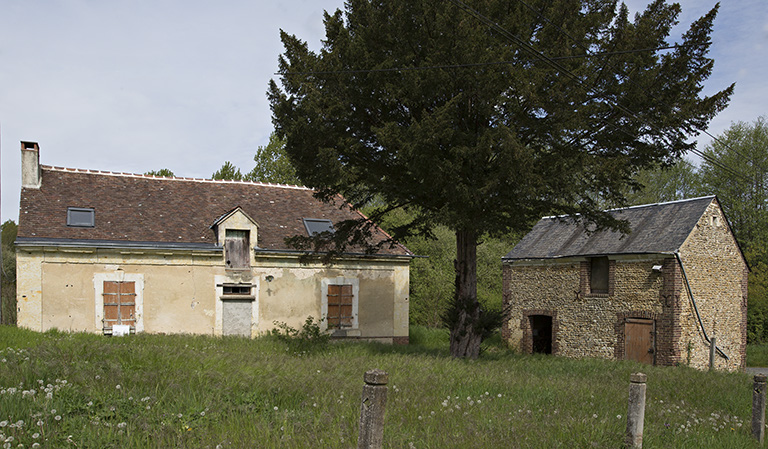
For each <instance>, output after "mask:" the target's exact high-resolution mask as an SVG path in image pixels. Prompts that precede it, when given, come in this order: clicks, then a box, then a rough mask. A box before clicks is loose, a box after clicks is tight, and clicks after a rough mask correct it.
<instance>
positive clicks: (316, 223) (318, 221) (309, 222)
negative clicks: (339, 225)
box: [302, 218, 334, 237]
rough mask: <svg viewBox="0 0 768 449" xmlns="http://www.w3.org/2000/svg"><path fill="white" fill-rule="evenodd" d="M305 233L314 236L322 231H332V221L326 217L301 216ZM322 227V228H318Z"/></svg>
mask: <svg viewBox="0 0 768 449" xmlns="http://www.w3.org/2000/svg"><path fill="white" fill-rule="evenodd" d="M302 221H303V222H304V229H306V231H307V235H309V236H310V237H314V236H316V235H318V234H321V233H323V232H330V233H331V234H333V233H334V229H333V222H332V221H331V220H328V219H327V218H302ZM318 228H322V229H318Z"/></svg>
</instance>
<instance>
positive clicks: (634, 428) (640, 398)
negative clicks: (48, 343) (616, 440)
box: [625, 373, 647, 448]
mask: <svg viewBox="0 0 768 449" xmlns="http://www.w3.org/2000/svg"><path fill="white" fill-rule="evenodd" d="M646 379H647V376H646V375H645V374H643V373H633V374H631V375H630V376H629V411H628V412H627V434H626V438H625V443H626V445H627V446H628V447H632V448H641V447H643V422H644V420H645V381H646Z"/></svg>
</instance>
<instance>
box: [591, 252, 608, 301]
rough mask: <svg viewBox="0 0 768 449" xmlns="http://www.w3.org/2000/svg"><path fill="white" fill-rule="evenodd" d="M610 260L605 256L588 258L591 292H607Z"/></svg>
mask: <svg viewBox="0 0 768 449" xmlns="http://www.w3.org/2000/svg"><path fill="white" fill-rule="evenodd" d="M609 269H610V262H609V261H608V258H607V257H593V258H592V259H590V276H589V281H590V286H589V290H590V292H591V293H608V282H609V279H610V278H609V276H608V271H609Z"/></svg>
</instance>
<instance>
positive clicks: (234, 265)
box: [224, 229, 251, 269]
mask: <svg viewBox="0 0 768 449" xmlns="http://www.w3.org/2000/svg"><path fill="white" fill-rule="evenodd" d="M224 257H225V258H226V265H227V268H231V269H243V268H250V267H251V253H250V251H249V249H248V231H241V230H237V229H227V233H226V238H225V240H224Z"/></svg>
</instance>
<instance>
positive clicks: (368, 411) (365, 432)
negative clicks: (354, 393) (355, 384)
mask: <svg viewBox="0 0 768 449" xmlns="http://www.w3.org/2000/svg"><path fill="white" fill-rule="evenodd" d="M363 380H364V381H365V385H363V400H362V405H361V406H360V436H359V438H358V440H357V448H358V449H381V448H382V445H383V444H384V409H385V408H386V405H387V382H388V381H389V374H387V372H386V371H382V370H380V369H374V370H371V371H367V372H366V373H365V376H364V377H363Z"/></svg>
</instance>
